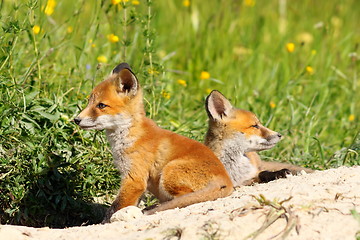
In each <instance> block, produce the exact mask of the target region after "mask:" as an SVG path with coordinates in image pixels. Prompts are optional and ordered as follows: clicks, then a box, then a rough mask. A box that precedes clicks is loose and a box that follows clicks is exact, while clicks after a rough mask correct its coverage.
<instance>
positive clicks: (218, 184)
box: [74, 63, 233, 223]
mask: <svg viewBox="0 0 360 240" xmlns="http://www.w3.org/2000/svg"><path fill="white" fill-rule="evenodd" d="M74 121H75V123H76V124H78V125H79V126H80V127H81V128H82V129H87V130H88V129H96V130H102V129H105V131H106V136H107V139H108V141H109V142H110V146H111V150H112V154H113V158H114V163H115V165H116V167H117V168H118V169H119V170H120V173H121V177H122V180H121V187H120V190H119V193H118V195H117V197H116V199H115V201H114V202H113V203H112V205H111V207H110V208H109V210H108V212H107V214H106V217H105V219H104V221H103V222H104V223H105V222H108V221H109V219H110V217H111V215H112V214H113V213H115V212H116V211H117V210H119V209H121V208H124V207H127V206H132V205H135V206H136V205H137V204H138V201H139V199H140V197H141V195H142V194H143V193H144V192H145V191H146V190H148V191H150V192H151V193H152V194H154V195H155V196H156V197H157V198H158V199H159V201H160V203H161V204H160V205H159V206H157V207H155V208H154V209H151V210H148V211H145V214H153V213H155V212H158V211H163V210H167V209H172V208H176V207H179V208H181V207H186V206H188V205H190V204H194V203H199V202H203V201H209V200H215V199H217V198H220V197H226V196H228V195H230V194H231V193H232V192H233V185H232V181H231V179H230V177H229V175H228V173H227V171H226V170H225V167H224V165H223V164H222V163H221V161H220V160H219V159H218V158H217V157H216V156H215V154H214V153H213V152H212V151H211V150H210V149H209V148H208V147H206V146H205V145H203V144H202V143H199V142H197V141H195V140H191V139H189V138H186V137H184V136H181V135H178V134H176V133H173V132H171V131H168V130H164V129H161V128H160V127H158V126H157V125H156V124H155V122H154V121H152V120H151V119H149V118H147V117H146V116H145V110H144V106H143V94H142V90H141V88H140V85H139V82H138V79H137V78H136V76H135V75H134V73H133V72H132V70H131V69H130V67H129V65H128V64H127V63H121V64H120V65H118V66H116V67H115V69H114V70H113V71H112V74H111V75H110V76H109V77H108V78H107V79H106V80H104V81H103V82H101V83H100V84H99V85H97V86H96V87H95V88H94V89H93V91H92V93H91V95H90V98H89V102H88V105H87V107H86V108H85V109H84V110H82V112H81V113H80V114H79V115H78V116H77V117H76V118H75V119H74Z"/></svg>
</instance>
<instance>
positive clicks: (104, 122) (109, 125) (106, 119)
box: [79, 114, 131, 130]
mask: <svg viewBox="0 0 360 240" xmlns="http://www.w3.org/2000/svg"><path fill="white" fill-rule="evenodd" d="M129 122H131V120H130V119H127V118H125V117H124V116H123V115H122V114H117V115H102V116H100V117H97V118H96V119H92V118H90V117H86V118H83V119H82V120H81V122H80V124H79V126H80V127H81V128H82V129H85V130H90V129H95V130H103V129H115V128H117V127H121V126H123V125H129Z"/></svg>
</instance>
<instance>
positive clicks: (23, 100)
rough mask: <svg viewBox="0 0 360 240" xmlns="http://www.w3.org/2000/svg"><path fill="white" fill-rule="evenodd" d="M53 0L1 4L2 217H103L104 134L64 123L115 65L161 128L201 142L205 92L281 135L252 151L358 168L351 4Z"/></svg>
mask: <svg viewBox="0 0 360 240" xmlns="http://www.w3.org/2000/svg"><path fill="white" fill-rule="evenodd" d="M114 1H115V0H114ZM114 1H113V2H114ZM52 2H53V1H45V0H44V1H37V0H29V1H25V0H24V1H10V0H3V1H1V2H0V7H1V9H0V11H1V14H0V16H1V19H0V24H1V29H0V32H1V34H0V50H1V51H0V125H1V128H0V140H1V145H0V221H1V223H12V224H23V225H29V226H52V227H64V226H72V225H80V224H90V223H97V222H99V221H100V220H101V218H102V214H103V207H102V206H101V205H98V204H94V203H95V202H96V200H97V199H98V198H99V197H100V198H102V199H105V200H106V201H108V202H111V200H112V197H111V196H112V194H113V193H115V192H116V190H117V188H118V186H119V176H118V174H117V171H116V170H115V169H114V168H113V165H112V156H111V154H110V150H109V147H108V144H107V140H106V138H105V136H104V134H103V133H102V132H86V131H83V130H80V129H79V128H78V127H76V126H75V124H74V123H73V122H71V119H73V118H74V117H75V116H76V115H77V114H78V113H79V111H80V110H81V108H83V107H84V106H85V105H86V102H87V100H86V98H87V96H88V94H89V93H90V91H91V89H92V87H93V86H94V85H95V84H97V83H98V82H100V81H101V80H102V79H103V78H105V77H106V76H107V75H108V73H109V72H110V71H111V70H112V69H113V68H114V67H115V66H116V65H117V64H118V63H119V62H122V61H126V62H128V63H129V64H130V65H131V66H132V68H133V70H134V72H135V73H136V74H137V76H138V78H139V80H140V83H141V85H142V87H143V88H144V89H145V102H146V109H147V112H148V116H149V117H151V118H152V119H154V120H155V121H156V122H157V123H158V124H159V125H160V126H162V127H164V128H166V129H170V130H172V131H175V132H178V133H180V134H183V135H186V136H189V137H191V138H194V139H197V140H199V141H202V140H203V136H204V134H205V132H206V119H207V116H206V113H205V110H204V99H205V97H206V95H207V94H208V93H209V91H210V90H212V89H217V90H219V91H221V92H222V93H224V94H225V95H226V96H227V97H228V98H229V99H230V100H231V101H232V103H233V104H234V105H235V106H237V107H239V108H244V109H249V110H252V111H254V112H255V113H256V114H257V115H258V117H259V118H260V119H261V120H262V122H263V123H264V124H265V125H267V126H268V127H270V128H272V129H274V130H276V131H279V132H281V133H282V134H283V135H285V139H284V140H283V141H281V142H280V143H279V144H278V145H277V147H275V148H274V149H272V150H270V151H266V152H263V153H261V155H262V157H263V158H264V159H266V160H276V161H284V162H290V163H294V164H298V165H302V166H308V167H312V168H315V169H326V168H330V167H338V166H341V165H347V166H351V165H357V164H359V149H360V137H359V118H360V113H359V109H360V106H359V102H360V94H359V93H358V91H359V88H360V83H359V77H358V74H359V65H360V61H359V43H360V28H359V26H358V22H359V20H360V19H359V18H360V17H359V16H360V3H359V1H357V0H342V1H326V0H319V1H310V0H304V1H286V0H279V1H254V0H245V1H225V0H222V1H220V0H219V1H215V0H212V1H207V2H206V3H204V2H203V1H191V2H188V1H165V0H161V1H160V0H158V1H127V2H126V3H120V4H117V5H113V4H112V1H111V0H102V1H85V0H83V1H80V0H79V1H70V0H63V1H58V2H56V5H55V6H52V8H51V3H52ZM47 4H50V5H47ZM46 7H48V8H46ZM51 10H53V12H51ZM34 26H38V27H39V28H40V30H39V31H37V29H36V27H35V30H33V27H34ZM109 34H114V35H116V36H118V38H119V41H117V42H116V41H114V40H116V39H114V38H112V40H113V41H110V40H109ZM289 43H293V44H294V46H295V47H294V50H293V51H289V50H288V49H287V48H286V46H288V44H289ZM100 56H102V57H100ZM99 57H100V58H99ZM202 72H207V73H208V75H209V77H208V78H207V77H206V76H205V75H206V74H205V75H204V73H203V74H202ZM202 76H203V77H202ZM204 78H205V79H204ZM178 80H183V81H180V83H179V81H178ZM184 85H186V86H184Z"/></svg>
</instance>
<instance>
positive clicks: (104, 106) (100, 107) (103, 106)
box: [96, 103, 107, 109]
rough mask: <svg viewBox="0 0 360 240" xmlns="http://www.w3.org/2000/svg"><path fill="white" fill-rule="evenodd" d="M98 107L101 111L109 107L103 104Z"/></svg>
mask: <svg viewBox="0 0 360 240" xmlns="http://www.w3.org/2000/svg"><path fill="white" fill-rule="evenodd" d="M96 107H97V108H99V109H104V108H106V107H107V105H106V104H103V103H99V104H98V105H97V106H96Z"/></svg>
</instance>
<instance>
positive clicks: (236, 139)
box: [205, 90, 313, 187]
mask: <svg viewBox="0 0 360 240" xmlns="http://www.w3.org/2000/svg"><path fill="white" fill-rule="evenodd" d="M205 108H206V112H207V113H208V116H209V127H208V131H207V133H206V136H205V145H206V146H208V147H209V148H210V149H211V150H212V151H213V152H214V153H215V155H216V156H217V157H218V158H219V159H220V160H221V161H222V163H223V164H224V166H225V168H226V170H227V171H228V173H229V175H230V177H231V179H232V182H233V184H234V186H235V187H237V186H241V185H249V184H252V183H254V182H269V181H272V180H275V179H277V178H283V177H286V174H289V173H292V174H297V173H299V172H301V171H303V170H304V171H305V172H308V173H310V172H313V170H311V169H308V168H303V167H299V166H295V165H292V164H286V163H279V162H266V161H261V159H260V157H259V155H258V154H257V153H256V152H258V151H262V150H266V149H270V148H272V147H274V146H275V145H276V144H277V143H278V142H279V141H280V140H281V138H282V136H281V134H279V133H278V132H274V131H272V130H270V129H269V128H266V127H264V126H263V125H262V124H261V123H260V121H259V119H258V118H257V117H256V115H255V114H254V113H252V112H250V111H246V110H242V109H237V108H234V107H233V106H232V105H231V103H230V102H229V100H228V99H226V98H225V96H224V95H222V94H221V93H220V92H219V91H216V90H214V91H212V92H211V93H210V94H209V96H208V97H207V98H206V103H205Z"/></svg>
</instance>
